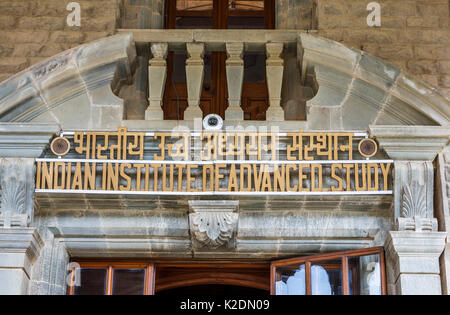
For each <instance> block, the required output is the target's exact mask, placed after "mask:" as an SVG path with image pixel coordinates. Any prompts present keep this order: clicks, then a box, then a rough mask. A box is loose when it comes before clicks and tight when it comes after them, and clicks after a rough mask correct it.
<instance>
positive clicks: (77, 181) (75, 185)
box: [72, 162, 83, 190]
mask: <svg viewBox="0 0 450 315" xmlns="http://www.w3.org/2000/svg"><path fill="white" fill-rule="evenodd" d="M81 178H82V176H81V163H80V162H77V163H76V164H75V172H74V173H73V182H72V190H81V189H83V181H82V179H81Z"/></svg>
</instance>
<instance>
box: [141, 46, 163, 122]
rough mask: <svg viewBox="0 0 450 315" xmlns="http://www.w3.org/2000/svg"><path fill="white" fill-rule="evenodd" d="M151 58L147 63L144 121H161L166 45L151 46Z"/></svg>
mask: <svg viewBox="0 0 450 315" xmlns="http://www.w3.org/2000/svg"><path fill="white" fill-rule="evenodd" d="M151 51H152V54H153V58H152V59H150V61H149V67H148V82H149V106H148V108H147V110H146V111H145V119H146V120H163V119H164V112H163V110H162V105H163V104H162V101H163V96H164V87H165V85H166V78H167V63H166V58H167V51H168V44H167V43H153V44H151Z"/></svg>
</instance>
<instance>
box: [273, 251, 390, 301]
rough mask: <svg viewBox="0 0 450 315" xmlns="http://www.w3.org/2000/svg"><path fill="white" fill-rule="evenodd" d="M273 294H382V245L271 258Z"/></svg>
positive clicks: (383, 273)
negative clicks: (327, 252) (329, 252)
mask: <svg viewBox="0 0 450 315" xmlns="http://www.w3.org/2000/svg"><path fill="white" fill-rule="evenodd" d="M270 277H271V283H270V285H271V288H270V292H271V294H274V295H385V294H386V275H385V266H384V251H383V248H382V247H376V248H368V249H361V250H353V251H345V252H339V253H332V254H323V255H315V256H309V257H301V258H290V259H284V260H278V261H274V262H272V264H271V268H270Z"/></svg>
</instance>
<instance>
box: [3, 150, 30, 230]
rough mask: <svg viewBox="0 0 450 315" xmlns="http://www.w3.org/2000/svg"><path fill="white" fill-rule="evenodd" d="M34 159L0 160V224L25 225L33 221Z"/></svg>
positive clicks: (6, 225)
mask: <svg viewBox="0 0 450 315" xmlns="http://www.w3.org/2000/svg"><path fill="white" fill-rule="evenodd" d="M34 174H35V166H34V159H25V158H23V159H19V158H18V159H14V158H2V159H1V160H0V186H1V189H2V191H1V207H0V226H3V227H5V228H9V227H12V226H15V227H17V226H20V227H27V226H29V225H30V223H31V222H32V221H33V205H34V203H33V199H34Z"/></svg>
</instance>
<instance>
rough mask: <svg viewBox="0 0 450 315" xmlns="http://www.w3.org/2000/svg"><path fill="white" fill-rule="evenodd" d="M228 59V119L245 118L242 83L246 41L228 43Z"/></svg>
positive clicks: (226, 115)
mask: <svg viewBox="0 0 450 315" xmlns="http://www.w3.org/2000/svg"><path fill="white" fill-rule="evenodd" d="M226 49H227V55H228V59H227V61H226V71H227V84H228V108H227V110H226V111H225V119H226V120H244V111H243V110H242V108H241V97H242V84H243V83H244V60H243V59H242V57H243V55H244V43H227V44H226Z"/></svg>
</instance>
